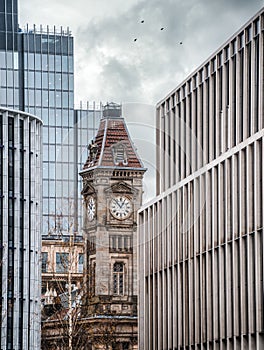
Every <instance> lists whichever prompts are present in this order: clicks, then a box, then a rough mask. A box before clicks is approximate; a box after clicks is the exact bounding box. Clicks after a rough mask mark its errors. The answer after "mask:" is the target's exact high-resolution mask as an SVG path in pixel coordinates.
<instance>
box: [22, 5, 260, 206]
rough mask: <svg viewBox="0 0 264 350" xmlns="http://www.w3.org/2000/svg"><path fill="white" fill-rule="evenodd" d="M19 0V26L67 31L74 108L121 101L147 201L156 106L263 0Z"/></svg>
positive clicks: (151, 189) (151, 182)
mask: <svg viewBox="0 0 264 350" xmlns="http://www.w3.org/2000/svg"><path fill="white" fill-rule="evenodd" d="M18 1H19V14H20V18H19V22H20V26H21V27H22V28H23V26H24V25H25V24H26V23H28V24H29V25H33V24H36V25H39V24H42V25H50V26H54V25H56V26H57V27H60V26H62V27H63V28H67V27H69V28H70V30H71V31H72V34H73V36H74V38H75V104H76V105H78V103H79V101H81V100H82V101H87V100H89V101H97V102H99V101H102V102H110V101H114V102H121V103H122V104H123V114H124V115H125V117H126V120H127V121H128V124H129V125H128V126H129V130H130V132H131V134H132V138H133V140H134V142H135V144H136V146H137V147H138V149H139V154H140V156H141V158H142V160H143V162H144V164H145V166H146V167H148V169H149V170H148V173H147V178H148V180H147V181H145V199H149V198H150V197H151V196H152V195H153V194H154V188H155V183H154V174H155V136H154V131H155V128H154V119H155V118H154V113H155V105H156V103H157V102H158V101H159V100H161V99H162V98H163V97H165V96H166V95H167V94H168V93H169V92H170V91H171V90H173V89H174V88H175V87H176V86H177V85H178V84H180V83H181V81H182V80H183V79H184V78H186V77H187V76H188V75H189V74H190V73H191V72H192V71H193V70H194V69H195V68H197V67H198V66H199V65H200V64H202V63H203V61H204V60H206V59H207V58H208V56H210V55H211V54H212V53H213V52H214V51H215V50H217V48H218V47H219V46H221V45H222V44H223V43H224V42H225V41H226V40H227V39H229V37H230V36H231V35H232V34H233V33H234V32H236V31H237V30H238V29H239V28H240V27H241V26H242V25H244V24H245V22H247V21H248V20H249V19H250V18H251V17H252V16H253V15H254V14H255V13H256V12H257V11H259V10H260V9H261V8H262V7H263V6H264V0H199V1H198V0H125V1H124V0H56V1H55V0H45V1H44V2H43V0H18ZM141 21H144V23H141ZM161 28H164V29H163V30H161ZM134 39H137V40H136V41H134ZM181 42H182V44H180V43H181Z"/></svg>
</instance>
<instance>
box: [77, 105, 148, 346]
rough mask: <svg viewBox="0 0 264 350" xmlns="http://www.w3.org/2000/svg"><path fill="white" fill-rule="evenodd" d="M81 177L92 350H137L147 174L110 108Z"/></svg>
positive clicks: (121, 122) (117, 110)
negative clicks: (140, 232) (140, 227)
mask: <svg viewBox="0 0 264 350" xmlns="http://www.w3.org/2000/svg"><path fill="white" fill-rule="evenodd" d="M89 150H90V152H89V156H88V159H87V162H86V164H85V166H84V169H83V171H82V172H81V176H82V178H83V190H82V195H83V198H84V225H83V230H84V241H85V259H84V263H85V266H86V272H87V292H88V299H87V305H88V314H87V317H88V319H89V323H90V325H93V329H94V330H95V332H96V334H97V335H95V336H94V337H93V339H92V341H91V344H90V348H91V349H104V348H105V345H106V343H107V345H108V346H109V347H108V348H109V349H120V350H121V349H123V350H125V349H127V350H128V349H137V348H138V347H137V296H138V292H137V224H136V221H137V211H138V209H139V207H140V205H141V202H142V179H143V175H144V172H145V170H146V169H144V167H143V165H142V163H141V161H140V159H139V157H138V156H137V154H136V151H135V148H134V145H133V143H132V141H131V139H130V137H129V133H128V130H127V128H126V124H125V121H124V119H123V118H121V106H119V105H116V104H108V105H106V106H105V107H104V110H103V119H102V120H101V123H100V126H99V130H98V133H97V136H96V137H95V140H94V142H93V143H91V145H90V146H89Z"/></svg>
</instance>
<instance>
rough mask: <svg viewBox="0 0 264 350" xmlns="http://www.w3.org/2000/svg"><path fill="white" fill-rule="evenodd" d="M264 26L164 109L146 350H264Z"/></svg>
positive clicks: (221, 53)
mask: <svg viewBox="0 0 264 350" xmlns="http://www.w3.org/2000/svg"><path fill="white" fill-rule="evenodd" d="M263 29H264V10H262V11H260V12H259V13H257V14H256V16H255V17H254V18H252V19H251V20H250V21H249V22H248V23H246V24H245V26H244V27H243V28H241V29H240V30H239V31H238V32H237V33H236V34H234V35H233V36H232V37H231V38H230V39H229V40H228V41H227V42H226V43H225V44H224V45H223V46H222V47H221V48H220V49H219V50H217V52H215V53H214V54H213V55H212V56H210V57H209V59H208V60H207V61H206V62H205V63H204V64H203V65H201V66H200V67H199V68H198V69H197V70H195V72H194V73H193V74H191V75H190V76H189V77H188V78H187V79H186V80H185V81H184V82H183V83H182V84H180V86H178V87H177V88H176V89H175V90H174V91H172V92H171V93H170V94H169V95H168V96H166V97H165V98H164V99H163V100H162V101H160V102H159V103H158V105H157V145H158V149H159V151H158V154H157V167H158V171H157V173H158V185H157V193H158V196H157V198H156V199H155V200H154V201H152V202H151V203H149V204H147V205H145V206H144V207H143V208H142V209H141V211H140V213H139V233H138V236H139V238H140V242H139V266H140V267H141V268H140V269H139V287H140V289H139V295H140V300H139V330H140V331H139V348H140V349H142V350H143V349H144V350H147V349H149V350H151V349H262V348H264V335H263V330H264V324H263V315H264V308H263V306H264V305H263V277H264V271H263V258H264V256H263V220H264V211H263V208H264V206H263V200H264V186H263V170H264V169H263V152H264V139H263V137H264V129H263V126H264V111H263V83H264V80H263V51H264V50H263V49H264V48H263V39H264V36H263Z"/></svg>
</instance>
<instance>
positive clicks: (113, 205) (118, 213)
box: [110, 196, 132, 220]
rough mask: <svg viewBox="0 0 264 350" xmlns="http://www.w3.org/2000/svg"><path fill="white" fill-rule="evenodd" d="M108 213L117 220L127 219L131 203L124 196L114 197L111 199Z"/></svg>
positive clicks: (130, 210)
mask: <svg viewBox="0 0 264 350" xmlns="http://www.w3.org/2000/svg"><path fill="white" fill-rule="evenodd" d="M110 212H111V214H112V215H113V217H114V218H116V219H118V220H124V219H127V218H128V217H129V216H130V214H131V213H132V203H131V201H130V200H129V199H128V198H127V197H125V196H116V197H113V198H112V199H111V202H110Z"/></svg>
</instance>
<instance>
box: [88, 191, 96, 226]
mask: <svg viewBox="0 0 264 350" xmlns="http://www.w3.org/2000/svg"><path fill="white" fill-rule="evenodd" d="M87 217H88V220H89V221H92V220H93V219H94V217H95V200H94V198H93V197H90V198H89V199H88V202H87Z"/></svg>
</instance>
